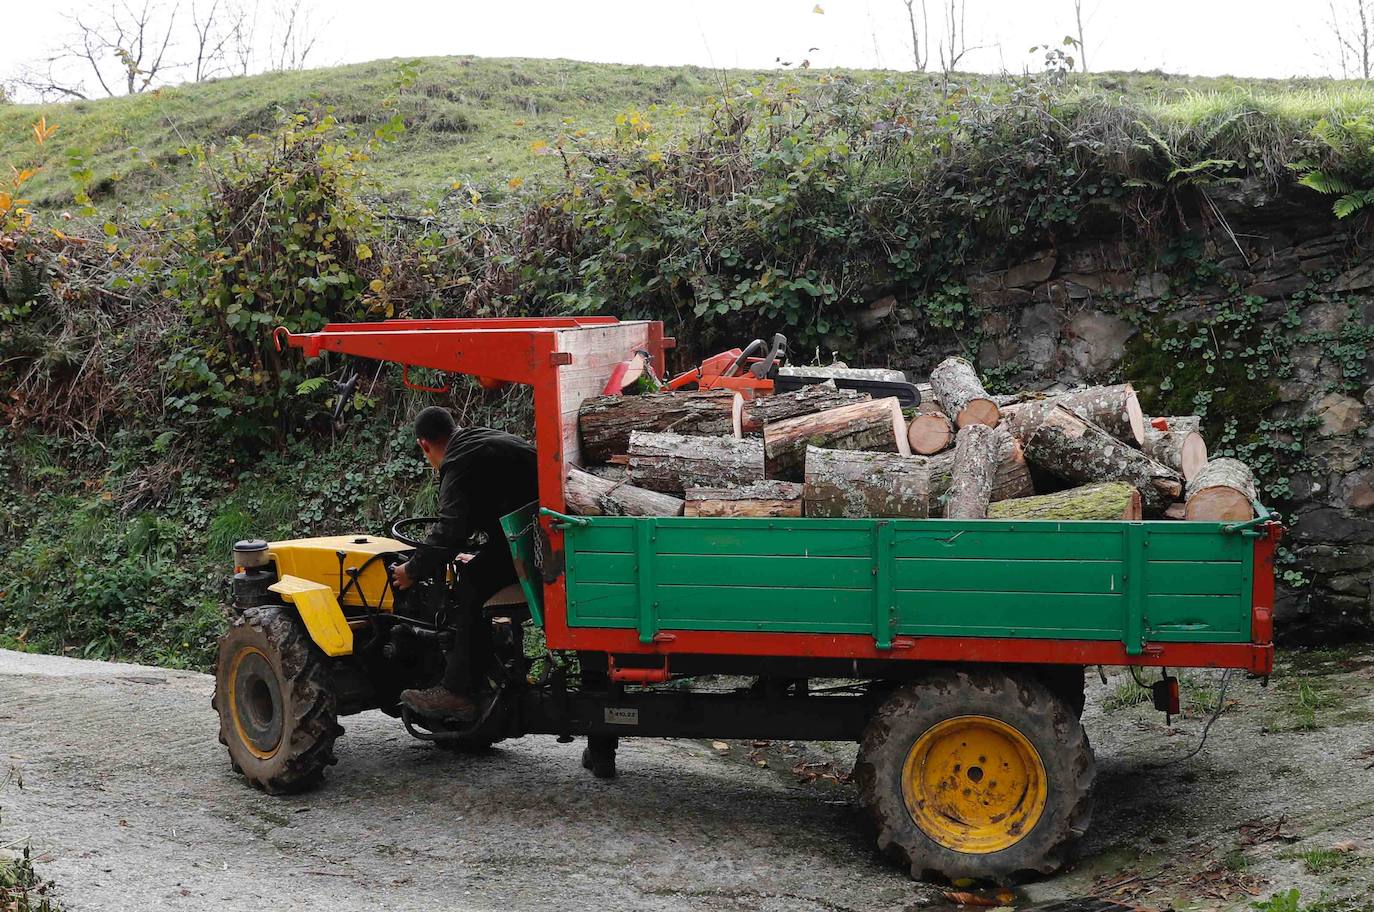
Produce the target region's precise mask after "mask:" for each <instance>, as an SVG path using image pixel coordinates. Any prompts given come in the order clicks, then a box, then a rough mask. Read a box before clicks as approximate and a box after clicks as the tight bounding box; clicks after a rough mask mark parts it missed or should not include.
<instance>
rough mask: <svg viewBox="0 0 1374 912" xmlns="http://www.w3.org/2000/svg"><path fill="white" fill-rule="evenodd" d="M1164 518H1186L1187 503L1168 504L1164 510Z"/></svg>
mask: <svg viewBox="0 0 1374 912" xmlns="http://www.w3.org/2000/svg"><path fill="white" fill-rule="evenodd" d="M1164 518H1165V519H1187V518H1188V505H1187V504H1181V503H1175V504H1169V506H1168V507H1167V508H1166V509H1165V510H1164Z"/></svg>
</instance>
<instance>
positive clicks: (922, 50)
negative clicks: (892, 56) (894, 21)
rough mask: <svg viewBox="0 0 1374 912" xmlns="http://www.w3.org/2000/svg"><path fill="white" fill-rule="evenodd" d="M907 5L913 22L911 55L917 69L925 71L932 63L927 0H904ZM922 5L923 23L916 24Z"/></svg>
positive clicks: (920, 71) (907, 10)
mask: <svg viewBox="0 0 1374 912" xmlns="http://www.w3.org/2000/svg"><path fill="white" fill-rule="evenodd" d="M902 3H903V5H905V6H906V18H907V22H909V23H910V24H911V57H912V61H913V62H914V63H915V64H916V71H917V72H918V73H924V72H925V71H926V67H927V66H928V65H929V64H930V30H929V28H927V19H926V0H902ZM918 6H919V7H920V14H921V25H920V28H919V29H918V28H917V26H916V13H917V7H918Z"/></svg>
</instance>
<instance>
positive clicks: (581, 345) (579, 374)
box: [557, 320, 654, 466]
mask: <svg viewBox="0 0 1374 912" xmlns="http://www.w3.org/2000/svg"><path fill="white" fill-rule="evenodd" d="M653 325H654V324H651V323H649V322H647V321H642V320H641V321H632V322H625V323H616V324H613V325H609V326H584V327H580V328H577V329H562V330H559V331H558V332H557V351H559V352H562V353H564V354H567V355H571V356H572V363H571V364H565V365H563V366H561V367H559V368H558V413H559V426H560V428H561V432H562V452H563V464H564V465H576V466H580V465H582V443H581V441H580V440H579V439H578V434H577V409H578V407H579V406H581V405H582V400H583V399H586V398H587V397H588V396H597V395H600V394H601V391H602V389H604V388H605V386H606V381H607V380H608V379H609V378H610V375H611V369H612V368H613V367H614V366H615V365H616V364H619V363H620V362H621V361H624V360H625V359H626V358H629V357H630V356H631V355H632V354H633V353H634V351H635V349H640V348H643V349H647V348H649V345H650V340H649V331H650V327H651V326H653Z"/></svg>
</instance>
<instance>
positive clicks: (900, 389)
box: [773, 374, 921, 408]
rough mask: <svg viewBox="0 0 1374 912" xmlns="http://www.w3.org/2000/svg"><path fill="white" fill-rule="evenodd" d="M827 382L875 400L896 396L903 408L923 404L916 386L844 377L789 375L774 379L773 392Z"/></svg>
mask: <svg viewBox="0 0 1374 912" xmlns="http://www.w3.org/2000/svg"><path fill="white" fill-rule="evenodd" d="M827 382H830V383H834V384H835V386H837V387H839V388H840V389H848V390H858V391H859V392H861V393H868V394H870V395H871V396H873V398H874V399H886V398H887V397H889V396H896V397H897V402H898V403H899V404H900V405H901V406H902V408H915V407H916V406H918V405H920V404H921V391H920V390H918V389H917V388H916V384H914V383H904V382H901V381H897V380H858V379H848V378H844V377H808V376H799V375H796V374H788V375H786V376H778V377H774V378H773V392H775V393H790V392H793V391H795V390H799V389H801V388H802V387H804V386H815V385H816V384H817V383H827Z"/></svg>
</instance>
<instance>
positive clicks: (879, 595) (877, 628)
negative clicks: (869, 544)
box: [873, 519, 897, 649]
mask: <svg viewBox="0 0 1374 912" xmlns="http://www.w3.org/2000/svg"><path fill="white" fill-rule="evenodd" d="M894 540H895V529H894V527H893V525H892V523H891V522H889V521H887V520H882V519H880V520H877V521H876V522H874V523H873V639H874V640H875V641H876V642H877V646H878V648H879V649H891V648H892V631H893V627H894V626H895V625H896V622H897V601H896V598H895V597H894V596H893V592H892V571H893V567H892V562H893V560H894V558H893V556H892V555H893V544H894Z"/></svg>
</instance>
